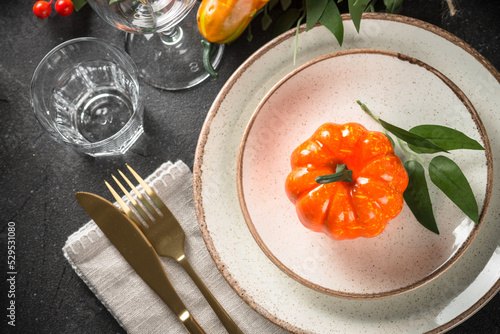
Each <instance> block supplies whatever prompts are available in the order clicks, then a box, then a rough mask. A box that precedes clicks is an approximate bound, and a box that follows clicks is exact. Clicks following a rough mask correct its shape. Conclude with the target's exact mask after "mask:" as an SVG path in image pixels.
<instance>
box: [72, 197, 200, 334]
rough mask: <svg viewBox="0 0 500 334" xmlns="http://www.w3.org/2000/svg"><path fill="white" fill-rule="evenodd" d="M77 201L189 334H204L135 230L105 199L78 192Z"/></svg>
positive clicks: (146, 241)
mask: <svg viewBox="0 0 500 334" xmlns="http://www.w3.org/2000/svg"><path fill="white" fill-rule="evenodd" d="M75 197H76V200H77V201H78V203H80V205H81V206H82V208H83V209H84V210H85V211H86V212H87V214H88V215H89V216H90V217H91V218H92V219H93V220H94V222H95V223H96V224H97V225H98V226H99V228H100V229H101V230H102V231H103V232H104V234H105V235H106V237H108V239H109V240H110V241H111V243H112V244H113V245H115V247H116V248H117V249H118V251H119V252H120V253H121V254H122V256H123V257H124V258H125V260H127V262H128V263H129V264H130V266H131V267H132V268H133V269H134V270H135V271H136V272H137V274H138V275H139V276H140V277H141V278H142V279H143V280H144V282H146V284H147V285H149V287H150V288H151V289H153V291H154V292H156V294H157V295H158V296H159V297H160V298H161V299H162V300H163V301H164V302H165V304H167V306H168V307H169V308H170V309H171V310H172V312H174V314H175V315H176V316H177V318H178V319H179V320H180V321H181V322H182V324H183V325H184V327H185V328H186V329H187V330H188V331H189V333H191V334H204V333H205V332H204V331H203V329H202V328H201V327H200V325H198V323H197V322H196V321H195V320H194V318H193V316H192V315H191V313H190V312H189V311H188V309H187V308H186V306H185V305H184V303H183V302H182V300H181V298H180V297H179V295H178V294H177V292H176V291H175V290H174V287H173V285H172V283H171V282H170V280H169V278H168V276H167V273H166V272H165V269H164V268H163V266H162V264H161V262H160V259H159V257H158V254H156V252H155V250H154V248H153V246H151V244H150V243H149V241H148V240H147V239H146V237H144V235H143V234H142V232H141V231H140V230H139V228H138V227H137V226H135V224H134V223H133V222H132V221H131V220H130V219H129V218H128V217H126V216H125V215H124V214H123V213H122V212H121V211H120V210H118V208H117V207H115V206H114V205H113V204H112V203H111V202H109V201H107V200H106V199H104V198H102V197H100V196H97V195H94V194H91V193H85V192H78V193H76V195H75Z"/></svg>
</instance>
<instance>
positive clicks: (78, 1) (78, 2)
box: [73, 0, 87, 12]
mask: <svg viewBox="0 0 500 334" xmlns="http://www.w3.org/2000/svg"><path fill="white" fill-rule="evenodd" d="M86 4H87V1H86V0H73V8H74V10H75V11H76V12H78V11H79V10H80V9H82V7H83V6H85V5H86Z"/></svg>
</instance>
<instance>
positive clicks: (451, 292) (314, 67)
mask: <svg viewBox="0 0 500 334" xmlns="http://www.w3.org/2000/svg"><path fill="white" fill-rule="evenodd" d="M345 20H346V21H345V22H344V26H345V37H344V44H343V46H342V47H339V46H338V44H337V43H336V41H335V40H334V37H333V36H332V35H331V33H330V32H329V31H327V30H326V29H325V28H324V27H322V26H317V27H315V28H313V29H312V30H310V31H308V32H307V33H306V32H305V31H302V32H301V33H300V35H299V44H298V50H297V55H298V58H297V63H296V64H295V65H294V63H293V53H294V48H295V45H294V43H295V39H294V33H293V32H289V33H287V34H284V35H282V36H280V37H278V38H277V39H275V40H273V41H271V42H270V43H268V44H267V45H265V46H264V47H263V48H261V49H260V50H259V51H258V52H257V53H255V54H254V55H253V56H252V57H251V58H249V59H248V60H247V61H246V62H245V63H244V64H243V65H242V66H241V67H240V68H239V69H238V70H237V71H236V72H235V74H234V75H233V76H232V77H231V79H230V80H229V81H228V83H227V84H226V85H225V86H224V87H223V89H222V91H221V93H220V94H219V96H218V97H217V99H216V101H215V102H214V104H213V106H212V108H211V110H210V112H209V115H208V117H207V120H206V122H205V125H204V128H203V131H202V134H201V137H200V141H199V146H198V148H197V154H196V161H195V168H194V174H195V176H194V177H195V179H194V182H195V201H196V209H197V213H198V218H199V221H200V225H201V230H202V234H203V237H204V238H205V241H206V243H207V245H208V248H209V251H210V252H211V254H212V256H213V258H214V260H215V262H216V263H217V265H218V268H219V270H220V271H221V272H222V274H223V275H224V277H225V278H226V279H227V280H228V282H229V284H230V285H231V286H232V287H233V288H234V289H235V290H236V291H237V292H238V293H239V294H240V295H241V296H242V298H243V299H244V300H245V301H246V302H247V303H248V304H249V305H250V306H251V307H253V308H254V309H255V310H256V311H258V312H259V313H261V314H262V315H263V316H265V317H267V318H268V319H270V320H271V321H273V322H275V323H276V324H278V325H279V326H281V327H283V328H285V329H287V330H289V331H291V332H297V333H299V332H300V333H301V332H315V333H321V332H324V333H330V332H334V331H337V332H359V331H366V330H369V331H370V332H377V331H380V332H383V333H390V332H395V333H400V332H402V331H415V332H427V331H436V332H437V331H441V330H445V329H448V328H451V327H453V326H455V325H456V324H457V323H459V322H461V321H463V320H464V319H466V318H467V317H468V316H470V315H471V314H473V313H474V312H475V311H476V310H477V309H478V308H480V306H481V305H483V304H484V303H485V302H486V301H487V300H488V299H489V298H491V296H493V295H494V294H495V293H496V292H497V291H498V289H499V288H500V281H499V279H500V273H499V272H498V270H497V268H498V267H499V266H500V230H499V229H498V228H496V227H495V223H496V222H495V217H498V215H499V214H500V203H496V202H495V201H492V202H490V199H491V198H499V196H500V193H499V192H500V188H499V186H498V184H499V183H498V180H497V178H498V177H499V176H498V175H500V174H499V172H498V171H497V173H493V166H498V162H497V161H496V160H498V159H499V157H497V156H494V155H492V153H491V152H498V151H499V146H500V134H498V132H497V130H496V129H497V128H500V117H499V116H498V115H497V114H495V112H494V108H495V106H497V105H499V104H500V82H499V81H500V74H499V73H498V72H497V71H496V70H495V69H494V68H493V67H492V66H491V65H490V64H489V63H488V61H486V60H485V59H484V58H482V57H481V56H480V55H479V54H478V53H477V52H476V51H474V50H473V49H472V48H470V47H469V46H467V45H466V44H465V43H464V42H463V41H461V40H459V39H458V38H456V37H454V36H453V35H451V34H449V33H447V32H445V31H443V30H441V29H439V28H436V27H434V26H430V25H429V24H426V23H423V22H420V21H416V20H413V19H409V18H406V17H401V16H395V15H385V14H368V15H365V17H364V18H363V27H362V29H361V32H360V33H359V34H358V33H357V32H356V31H355V29H354V26H353V25H352V23H351V22H350V21H347V20H348V18H347V17H346V18H345ZM356 100H361V101H362V102H364V103H365V104H367V105H368V106H369V108H370V109H371V110H372V111H373V112H374V113H375V114H377V115H378V116H380V117H381V118H383V119H384V120H386V121H388V122H390V123H392V124H395V125H397V126H399V127H402V128H405V129H409V128H411V127H413V126H415V125H418V124H439V125H445V126H449V127H453V128H455V129H457V130H460V131H462V132H463V133H465V134H466V135H468V136H469V137H471V138H474V139H476V140H477V141H479V142H480V143H481V144H483V146H484V147H485V148H486V150H485V151H456V152H454V153H453V154H452V157H453V160H454V161H456V162H457V163H458V164H459V165H460V167H461V169H462V171H463V172H464V174H465V175H466V177H467V178H468V179H469V182H470V183H471V187H472V189H473V191H474V194H475V195H476V200H477V202H478V204H479V209H480V212H481V219H480V224H478V225H476V224H474V223H473V222H471V221H470V220H469V219H468V218H467V217H466V216H465V215H464V214H463V213H461V211H460V210H458V209H457V208H456V207H455V206H454V205H453V203H451V202H450V201H449V200H448V199H447V198H446V197H445V196H444V195H442V193H439V192H438V191H437V190H436V189H434V188H431V197H432V198H433V203H434V210H435V215H436V220H437V221H438V226H439V228H440V231H441V233H440V235H435V234H432V233H431V232H429V231H427V230H426V229H424V228H423V227H422V226H421V225H419V224H418V222H417V221H416V220H415V218H413V215H412V213H411V211H410V210H409V209H408V208H407V207H406V206H405V207H404V208H403V211H402V213H401V214H400V215H399V216H398V217H397V218H396V219H395V220H393V221H391V222H390V223H389V225H388V227H387V228H386V230H385V231H384V232H383V233H382V234H381V235H380V236H378V237H375V238H371V239H365V238H360V239H355V240H348V241H334V240H331V239H329V238H327V237H326V236H324V235H322V234H318V233H314V232H311V231H308V230H307V229H305V228H304V227H303V226H302V225H301V224H300V222H299V221H298V218H297V216H296V214H295V209H294V207H293V205H292V204H291V203H290V202H289V201H288V199H287V197H286V195H285V192H284V182H285V178H286V176H287V174H288V173H289V171H290V165H289V160H290V155H291V152H292V151H293V149H294V148H295V147H296V146H298V145H299V144H300V143H301V142H303V141H304V140H306V139H307V138H308V137H310V136H311V135H312V133H313V132H314V130H315V129H316V128H317V127H319V126H320V125H321V124H323V123H326V122H334V123H347V122H358V123H361V124H363V125H364V126H365V127H367V128H368V129H369V130H379V131H380V130H381V128H380V126H379V125H378V124H377V123H376V122H375V121H373V120H372V119H371V118H370V117H369V116H367V115H366V114H365V113H364V112H363V111H361V109H360V108H359V106H358V104H357V103H356ZM397 153H398V155H400V156H403V155H404V152H397ZM493 174H495V179H494V178H493Z"/></svg>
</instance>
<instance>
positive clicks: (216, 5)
mask: <svg viewBox="0 0 500 334" xmlns="http://www.w3.org/2000/svg"><path fill="white" fill-rule="evenodd" d="M268 1H269V0H203V1H202V3H201V5H200V8H199V9H198V15H197V21H198V28H199V30H200V33H201V35H202V36H203V37H204V38H205V39H206V40H207V41H209V42H211V43H218V44H224V43H229V42H232V41H234V40H235V39H236V38H238V37H239V36H240V35H241V34H242V33H243V31H244V30H245V29H246V27H247V26H248V24H249V23H250V21H251V20H252V18H253V17H254V15H255V14H256V13H257V11H258V10H259V9H261V8H262V7H264V5H265V4H266V3H267V2H268Z"/></svg>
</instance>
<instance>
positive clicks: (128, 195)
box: [111, 170, 151, 225]
mask: <svg viewBox="0 0 500 334" xmlns="http://www.w3.org/2000/svg"><path fill="white" fill-rule="evenodd" d="M118 172H119V173H121V172H120V170H118ZM111 177H113V180H115V182H116V184H117V185H118V187H120V189H121V190H122V191H123V193H124V194H125V196H127V198H128V200H129V201H130V203H131V204H132V205H133V206H134V208H135V209H136V210H137V212H138V213H139V215H140V216H141V217H142V219H144V221H145V222H146V223H147V224H148V225H150V224H151V218H149V216H148V215H147V213H146V212H144V210H143V209H142V207H141V206H140V205H139V204H138V203H137V201H136V200H135V199H134V198H133V197H132V195H130V193H129V192H128V190H127V189H126V188H125V187H124V186H123V185H122V184H121V182H120V181H119V180H118V179H117V178H116V177H115V176H114V175H111ZM131 212H132V211H131ZM132 213H133V212H132ZM134 216H135V214H134ZM135 217H136V218H137V216H135ZM139 223H140V221H139ZM140 224H141V225H142V223H140Z"/></svg>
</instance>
